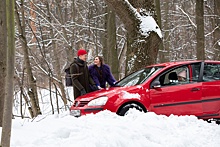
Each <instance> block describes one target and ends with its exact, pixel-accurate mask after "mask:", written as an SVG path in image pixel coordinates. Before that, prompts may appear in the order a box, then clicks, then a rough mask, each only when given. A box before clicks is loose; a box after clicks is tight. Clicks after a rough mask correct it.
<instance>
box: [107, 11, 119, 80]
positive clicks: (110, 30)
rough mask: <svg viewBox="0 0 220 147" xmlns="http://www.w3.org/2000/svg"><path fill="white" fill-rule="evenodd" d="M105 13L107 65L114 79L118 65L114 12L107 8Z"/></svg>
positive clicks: (116, 75) (116, 76)
mask: <svg viewBox="0 0 220 147" xmlns="http://www.w3.org/2000/svg"><path fill="white" fill-rule="evenodd" d="M107 12H108V14H107V50H108V55H107V56H108V57H109V60H108V62H109V65H110V67H111V71H112V74H113V75H114V77H115V78H116V79H118V78H119V73H118V67H119V60H118V54H117V48H116V21H115V13H114V12H113V11H111V10H110V9H108V11H107Z"/></svg>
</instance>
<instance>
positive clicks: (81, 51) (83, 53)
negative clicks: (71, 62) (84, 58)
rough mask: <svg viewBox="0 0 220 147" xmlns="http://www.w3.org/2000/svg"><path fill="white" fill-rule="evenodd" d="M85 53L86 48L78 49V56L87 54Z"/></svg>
mask: <svg viewBox="0 0 220 147" xmlns="http://www.w3.org/2000/svg"><path fill="white" fill-rule="evenodd" d="M85 54H87V51H86V50H84V49H79V50H78V51H77V56H80V55H85Z"/></svg>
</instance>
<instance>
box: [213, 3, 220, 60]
mask: <svg viewBox="0 0 220 147" xmlns="http://www.w3.org/2000/svg"><path fill="white" fill-rule="evenodd" d="M219 8H220V1H219V0H214V27H213V30H214V41H213V42H214V43H213V44H214V53H215V56H214V59H215V60H220V18H219V17H220V9H219Z"/></svg>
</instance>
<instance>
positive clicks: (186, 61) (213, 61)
mask: <svg viewBox="0 0 220 147" xmlns="http://www.w3.org/2000/svg"><path fill="white" fill-rule="evenodd" d="M197 62H205V63H219V64H220V61H215V60H185V61H172V62H165V63H158V64H153V65H150V66H147V67H154V66H163V67H170V66H177V65H183V64H190V63H197Z"/></svg>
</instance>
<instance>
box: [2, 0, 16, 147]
mask: <svg viewBox="0 0 220 147" xmlns="http://www.w3.org/2000/svg"><path fill="white" fill-rule="evenodd" d="M14 4H15V3H14V1H13V0H11V1H7V2H6V5H7V7H6V18H7V76H6V93H7V94H6V97H5V101H4V109H3V125H2V139H1V141H2V143H1V145H2V146H3V147H10V139H11V125H12V105H13V98H14V63H15V37H14V36H15V24H14V14H15V13H14V8H15V7H14Z"/></svg>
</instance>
